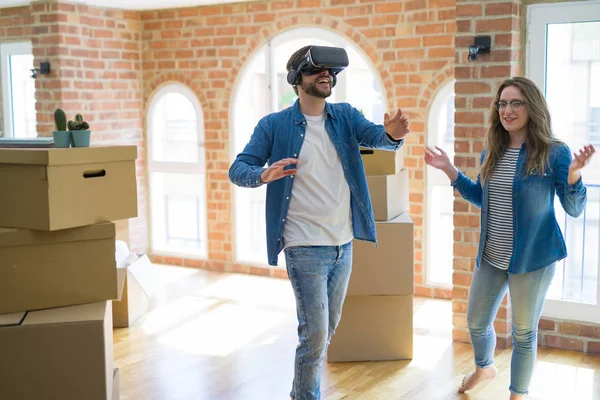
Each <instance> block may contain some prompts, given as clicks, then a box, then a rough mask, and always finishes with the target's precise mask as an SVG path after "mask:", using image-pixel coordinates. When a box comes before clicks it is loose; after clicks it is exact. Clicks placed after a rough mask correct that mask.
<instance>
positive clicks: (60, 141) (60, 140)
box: [52, 131, 73, 149]
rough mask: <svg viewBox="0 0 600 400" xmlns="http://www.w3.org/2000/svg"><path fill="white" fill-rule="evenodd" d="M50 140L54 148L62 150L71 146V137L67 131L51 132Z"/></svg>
mask: <svg viewBox="0 0 600 400" xmlns="http://www.w3.org/2000/svg"><path fill="white" fill-rule="evenodd" d="M52 138H53V139H54V147H57V148H60V149H64V148H68V147H70V146H71V142H72V141H73V137H72V136H71V132H69V131H53V132H52Z"/></svg>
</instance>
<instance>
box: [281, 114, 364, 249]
mask: <svg viewBox="0 0 600 400" xmlns="http://www.w3.org/2000/svg"><path fill="white" fill-rule="evenodd" d="M304 117H305V118H306V135H305V137H304V143H303V145H302V149H301V151H300V154H299V155H298V157H297V158H298V164H297V168H298V172H297V173H296V175H295V176H294V178H293V179H294V185H293V186H292V195H291V199H290V205H289V209H288V213H287V217H286V220H285V225H284V229H283V240H284V246H285V247H291V246H340V245H342V244H345V243H348V242H349V241H351V240H352V239H353V237H354V235H353V232H352V218H351V214H350V188H349V187H348V182H346V179H345V178H344V171H343V170H342V163H341V162H340V158H339V157H338V154H337V151H336V150H335V147H334V146H333V143H332V142H331V139H330V138H329V135H328V134H327V132H326V131H325V114H323V115H320V116H310V115H305V116H304Z"/></svg>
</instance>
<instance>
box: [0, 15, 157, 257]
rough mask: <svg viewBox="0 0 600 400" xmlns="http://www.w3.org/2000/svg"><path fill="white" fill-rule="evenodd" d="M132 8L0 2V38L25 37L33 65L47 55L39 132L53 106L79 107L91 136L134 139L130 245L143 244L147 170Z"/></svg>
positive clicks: (49, 122)
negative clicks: (0, 5) (134, 212)
mask: <svg viewBox="0 0 600 400" xmlns="http://www.w3.org/2000/svg"><path fill="white" fill-rule="evenodd" d="M139 20H140V15H139V13H137V12H126V11H121V10H109V9H101V8H94V7H88V6H85V5H73V4H66V3H52V4H49V3H34V4H33V5H31V6H27V7H19V8H6V9H0V40H2V41H15V40H31V42H32V45H33V55H34V65H36V66H39V63H40V62H41V61H49V62H50V63H51V74H50V75H40V76H39V77H38V78H37V80H36V107H37V120H38V124H37V127H38V134H39V135H40V136H50V135H51V134H52V130H54V117H53V112H54V110H55V109H56V108H58V107H61V108H63V109H64V110H65V112H66V113H67V116H68V117H69V118H71V119H72V118H74V116H75V114H76V113H78V112H79V113H81V114H83V116H84V118H85V120H86V121H88V122H89V123H90V127H91V130H92V144H102V145H136V146H138V162H137V168H138V197H139V204H140V207H139V217H138V218H135V219H132V220H130V232H131V241H132V248H133V249H134V250H136V251H145V249H146V242H147V239H146V237H147V234H146V231H147V229H146V196H145V193H146V173H145V146H144V141H143V136H142V99H141V97H142V96H141V38H140V35H141V32H140V21H139Z"/></svg>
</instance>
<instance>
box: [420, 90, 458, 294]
mask: <svg viewBox="0 0 600 400" xmlns="http://www.w3.org/2000/svg"><path fill="white" fill-rule="evenodd" d="M455 83H456V81H455V80H454V79H453V80H452V81H450V82H447V83H446V84H444V85H443V86H442V87H441V88H440V89H439V90H438V92H437V93H436V95H435V97H434V99H433V102H432V104H431V107H430V109H429V114H428V117H427V122H428V123H427V136H426V142H427V145H428V146H434V145H436V144H437V133H438V131H439V128H440V127H439V124H438V120H439V114H440V113H441V112H442V110H443V109H444V108H445V107H446V106H447V98H448V96H451V95H453V94H454V84H455ZM455 140H456V139H455ZM455 140H454V141H453V143H454V142H455ZM425 170H426V171H425V187H426V190H427V197H426V199H427V200H426V204H425V207H426V208H425V209H426V212H425V218H424V223H425V224H426V225H425V226H426V237H425V241H426V243H425V246H426V247H425V248H426V249H427V251H426V254H425V263H426V264H425V265H426V267H425V284H426V285H427V286H431V287H437V288H442V289H452V286H453V284H452V278H450V281H449V282H448V283H447V284H444V283H443V282H439V281H432V280H431V278H430V274H429V271H430V269H431V265H432V262H431V258H432V257H431V251H435V250H434V248H435V246H433V245H432V239H431V231H432V230H433V228H432V216H431V215H430V213H431V209H432V202H433V201H436V199H433V196H432V192H433V188H434V186H438V185H440V183H438V182H440V181H444V182H445V183H446V184H447V185H448V186H450V182H449V181H448V178H447V177H446V176H445V175H444V173H443V172H441V171H438V170H435V169H434V168H432V167H427V166H426V168H425ZM453 198H454V196H453ZM452 224H453V227H454V222H453V223H452ZM451 240H452V241H454V237H452V238H451ZM453 253H454V251H453ZM453 258H454V255H453V256H452V257H451V259H450V268H451V270H452V269H453V265H452V260H453Z"/></svg>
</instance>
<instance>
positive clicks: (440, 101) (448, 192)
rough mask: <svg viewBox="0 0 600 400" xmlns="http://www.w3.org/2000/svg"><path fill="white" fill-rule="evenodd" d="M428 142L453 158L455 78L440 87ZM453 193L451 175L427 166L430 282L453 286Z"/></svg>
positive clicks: (431, 119) (429, 127) (427, 244)
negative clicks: (449, 178) (449, 177)
mask: <svg viewBox="0 0 600 400" xmlns="http://www.w3.org/2000/svg"><path fill="white" fill-rule="evenodd" d="M427 126H428V129H427V145H428V146H429V147H432V148H434V146H438V147H440V148H442V149H444V151H445V152H447V153H448V157H450V160H453V159H454V81H452V82H450V83H448V84H446V85H445V86H444V87H442V88H441V89H440V91H439V92H438V94H437V95H436V97H435V99H434V100H433V104H432V106H431V110H430V112H429V120H428V124H427ZM453 205H454V193H453V189H452V186H450V182H449V181H448V177H447V176H446V175H445V174H444V173H443V172H441V171H439V170H436V169H435V168H433V167H430V166H427V219H426V220H427V237H426V241H427V242H426V246H427V247H426V249H427V260H426V262H427V264H426V270H427V273H426V282H427V284H429V285H433V286H441V287H446V288H451V287H452V263H453V254H454V253H453V246H454V233H453V231H454V220H453V218H454V212H453Z"/></svg>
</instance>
